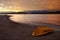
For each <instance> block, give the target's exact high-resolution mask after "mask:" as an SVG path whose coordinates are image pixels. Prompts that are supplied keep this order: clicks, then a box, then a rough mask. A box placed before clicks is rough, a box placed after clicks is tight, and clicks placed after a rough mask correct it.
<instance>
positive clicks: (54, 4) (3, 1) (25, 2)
mask: <svg viewBox="0 0 60 40" xmlns="http://www.w3.org/2000/svg"><path fill="white" fill-rule="evenodd" d="M48 9H50V10H60V0H0V11H24V10H48Z"/></svg>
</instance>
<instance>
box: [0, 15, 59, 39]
mask: <svg viewBox="0 0 60 40" xmlns="http://www.w3.org/2000/svg"><path fill="white" fill-rule="evenodd" d="M39 24H40V25H41V26H49V27H53V28H55V27H57V28H60V26H59V25H55V24H49V23H39ZM35 27H36V25H32V24H25V23H17V22H13V21H11V20H10V19H9V16H6V15H0V40H60V31H58V30H54V32H53V33H51V34H49V35H45V36H40V37H33V36H32V35H31V34H32V32H33V30H34V28H35Z"/></svg>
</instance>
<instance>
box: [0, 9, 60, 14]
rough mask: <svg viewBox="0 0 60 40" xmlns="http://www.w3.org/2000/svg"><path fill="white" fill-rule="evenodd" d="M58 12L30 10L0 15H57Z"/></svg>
mask: <svg viewBox="0 0 60 40" xmlns="http://www.w3.org/2000/svg"><path fill="white" fill-rule="evenodd" d="M59 13H60V10H54V11H53V10H31V11H23V12H2V13H0V14H59Z"/></svg>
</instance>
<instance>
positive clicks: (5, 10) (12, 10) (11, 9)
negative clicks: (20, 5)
mask: <svg viewBox="0 0 60 40" xmlns="http://www.w3.org/2000/svg"><path fill="white" fill-rule="evenodd" d="M22 11H23V10H20V9H17V8H3V7H0V12H22Z"/></svg>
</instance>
